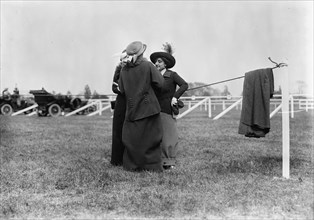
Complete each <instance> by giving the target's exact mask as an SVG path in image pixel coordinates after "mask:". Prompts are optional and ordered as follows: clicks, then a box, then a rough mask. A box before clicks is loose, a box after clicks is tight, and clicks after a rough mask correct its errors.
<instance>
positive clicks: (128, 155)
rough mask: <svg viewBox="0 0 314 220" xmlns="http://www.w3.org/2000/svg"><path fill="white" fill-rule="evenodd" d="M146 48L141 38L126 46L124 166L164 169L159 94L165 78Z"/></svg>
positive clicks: (122, 86) (121, 84) (122, 76)
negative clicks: (150, 59) (151, 60)
mask: <svg viewBox="0 0 314 220" xmlns="http://www.w3.org/2000/svg"><path fill="white" fill-rule="evenodd" d="M145 49H146V45H145V44H142V43H141V42H139V41H135V42H133V43H131V44H129V45H128V46H127V48H126V52H127V54H128V56H129V62H128V63H127V64H126V65H125V66H124V67H123V68H122V71H121V73H120V80H119V88H120V91H121V93H122V94H124V95H125V98H126V114H125V120H124V124H123V129H122V141H123V144H124V146H125V151H124V155H123V167H124V169H126V170H131V171H141V170H150V171H163V168H162V164H161V141H162V127H161V119H160V105H159V102H158V100H157V97H156V93H158V92H160V90H161V87H162V85H163V82H164V79H163V77H162V76H161V75H160V73H159V71H158V70H157V68H156V67H155V66H154V65H153V64H152V63H151V62H149V61H147V60H146V59H145V58H143V53H144V51H145Z"/></svg>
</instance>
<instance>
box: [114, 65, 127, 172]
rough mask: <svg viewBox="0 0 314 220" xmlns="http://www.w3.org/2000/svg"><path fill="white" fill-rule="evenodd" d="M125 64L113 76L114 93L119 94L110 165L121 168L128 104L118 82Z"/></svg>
mask: <svg viewBox="0 0 314 220" xmlns="http://www.w3.org/2000/svg"><path fill="white" fill-rule="evenodd" d="M122 66H123V62H122V60H121V62H120V63H119V65H118V66H117V67H116V69H115V73H114V76H113V84H112V91H113V92H114V93H116V94H117V97H116V100H115V104H114V112H113V120H112V146H111V161H110V163H111V164H112V165H115V166H121V165H122V163H123V153H124V148H125V147H124V145H123V143H122V128H123V122H124V117H125V110H126V103H125V97H124V95H122V94H121V92H120V89H119V86H118V81H119V78H120V71H121V69H122Z"/></svg>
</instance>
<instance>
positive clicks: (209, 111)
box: [208, 97, 212, 118]
mask: <svg viewBox="0 0 314 220" xmlns="http://www.w3.org/2000/svg"><path fill="white" fill-rule="evenodd" d="M208 117H209V118H211V117H212V101H211V98H210V97H209V98H208Z"/></svg>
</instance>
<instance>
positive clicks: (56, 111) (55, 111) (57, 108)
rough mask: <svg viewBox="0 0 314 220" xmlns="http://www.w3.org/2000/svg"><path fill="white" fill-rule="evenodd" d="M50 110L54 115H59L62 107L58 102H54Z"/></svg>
mask: <svg viewBox="0 0 314 220" xmlns="http://www.w3.org/2000/svg"><path fill="white" fill-rule="evenodd" d="M48 112H49V114H50V115H51V116H52V117H58V116H59V115H60V114H61V107H60V106H59V105H58V104H52V105H51V106H49V109H48Z"/></svg>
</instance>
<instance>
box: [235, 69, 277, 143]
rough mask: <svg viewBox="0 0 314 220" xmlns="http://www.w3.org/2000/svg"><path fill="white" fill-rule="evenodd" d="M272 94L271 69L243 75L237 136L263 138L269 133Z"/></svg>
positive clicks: (272, 78) (272, 80)
mask: <svg viewBox="0 0 314 220" xmlns="http://www.w3.org/2000/svg"><path fill="white" fill-rule="evenodd" d="M273 94H274V77H273V70H272V69H271V68H266V69H257V70H253V71H250V72H247V73H245V78H244V83H243V100H242V111H241V119H240V125H239V130H238V133H239V134H243V135H245V136H246V137H255V138H259V137H265V135H266V134H267V133H268V132H269V131H270V117H269V115H270V110H269V104H270V98H271V97H272V96H273Z"/></svg>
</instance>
